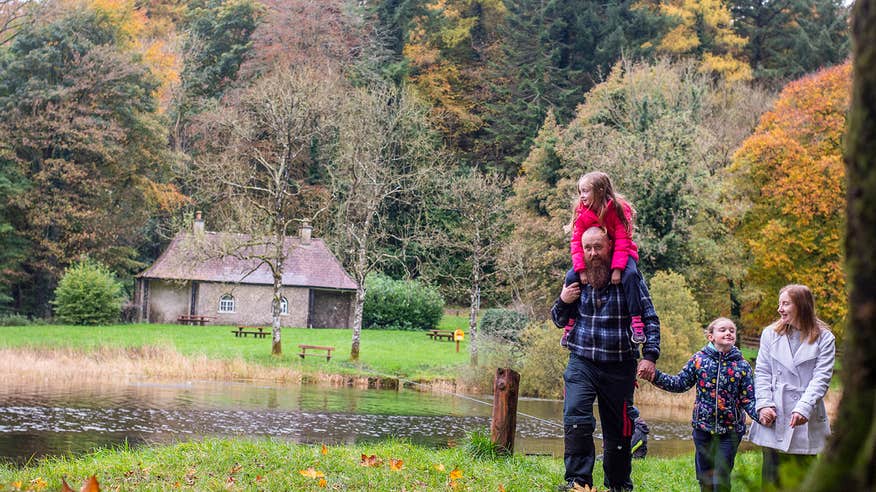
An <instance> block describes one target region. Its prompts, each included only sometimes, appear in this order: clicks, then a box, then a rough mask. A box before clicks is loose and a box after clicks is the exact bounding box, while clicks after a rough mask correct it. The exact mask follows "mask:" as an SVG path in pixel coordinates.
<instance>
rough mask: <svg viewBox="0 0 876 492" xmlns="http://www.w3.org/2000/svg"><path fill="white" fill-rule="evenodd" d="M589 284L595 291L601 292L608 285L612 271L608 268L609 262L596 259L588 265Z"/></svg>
mask: <svg viewBox="0 0 876 492" xmlns="http://www.w3.org/2000/svg"><path fill="white" fill-rule="evenodd" d="M584 271H585V273H586V274H587V283H589V284H590V285H591V286H592V287H593V288H594V289H596V290H599V289H601V288H603V287H605V286H606V285H608V281H609V278H610V277H611V269H610V268H609V267H608V261H606V260H604V259H602V258H599V257H595V258H593V259H591V260H590V262H588V263H587V270H584Z"/></svg>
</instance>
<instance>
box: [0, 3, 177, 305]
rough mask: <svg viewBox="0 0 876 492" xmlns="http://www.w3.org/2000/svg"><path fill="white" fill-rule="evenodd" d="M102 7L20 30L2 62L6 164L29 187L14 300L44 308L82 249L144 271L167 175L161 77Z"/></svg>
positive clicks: (0, 153) (0, 155) (20, 212)
mask: <svg viewBox="0 0 876 492" xmlns="http://www.w3.org/2000/svg"><path fill="white" fill-rule="evenodd" d="M124 36H125V34H124V32H123V31H120V30H119V28H118V25H117V24H116V23H115V22H114V20H113V19H112V18H111V17H110V16H108V15H106V13H105V12H102V11H99V10H90V9H80V10H77V11H72V12H66V13H65V15H63V16H61V17H60V18H59V19H58V20H56V21H53V22H50V23H48V24H45V25H40V26H37V27H35V28H33V29H29V30H27V31H22V32H20V33H19V35H18V36H16V38H15V39H14V40H13V42H12V44H11V45H10V46H9V49H8V52H7V53H6V56H4V57H0V106H2V107H3V108H4V110H5V117H4V118H3V120H2V121H0V135H2V136H3V141H2V143H0V146H2V150H0V159H2V160H3V162H2V166H3V168H4V169H7V170H9V171H4V172H3V174H4V175H5V176H7V178H8V177H9V176H15V178H14V180H15V182H17V183H19V185H18V186H20V187H22V189H24V190H26V192H24V193H15V194H11V195H7V196H6V197H5V198H6V200H5V203H4V204H3V206H4V207H5V208H6V212H5V214H4V215H5V216H6V217H7V219H8V220H10V223H11V226H12V227H13V228H14V229H15V234H14V235H15V237H17V238H19V239H20V240H23V241H26V242H27V244H28V253H27V257H26V259H25V260H24V261H23V262H22V263H21V267H20V270H19V273H21V274H23V275H22V276H21V279H20V281H19V282H18V283H17V286H16V287H15V289H14V292H15V294H14V295H15V296H16V307H17V308H18V309H21V310H23V311H24V312H27V313H29V314H37V315H45V314H47V312H48V311H47V310H48V295H49V293H50V292H51V291H52V290H53V286H54V284H55V282H56V281H57V278H58V275H59V274H60V273H61V271H62V270H63V268H64V267H65V266H66V265H68V264H69V263H70V262H71V261H72V260H73V259H75V258H78V257H79V256H80V255H82V254H89V255H90V256H91V257H92V258H94V259H96V260H99V261H101V262H103V263H104V264H106V265H108V266H109V267H110V268H111V269H112V270H113V271H115V272H117V273H119V274H121V275H122V276H125V275H130V274H131V273H132V272H133V271H135V270H136V269H138V268H140V267H141V265H142V263H140V262H139V261H138V256H139V253H138V247H139V246H140V245H139V237H140V232H141V230H142V229H141V228H142V225H143V224H144V223H145V222H146V219H147V217H148V215H149V214H150V211H151V210H154V207H155V205H156V203H157V201H156V199H157V198H159V197H166V198H171V200H175V199H176V197H177V196H178V194H177V193H176V192H175V189H174V188H173V187H172V186H169V185H167V184H165V183H164V180H166V167H165V166H166V162H167V161H168V159H167V157H168V156H167V155H166V154H165V145H166V136H165V133H164V129H163V126H162V124H161V119H160V117H159V116H158V115H157V113H156V109H157V107H156V104H155V100H154V98H153V90H154V88H155V87H156V82H155V79H154V78H153V77H152V75H151V73H150V72H149V70H148V69H146V68H145V67H144V66H143V65H142V64H140V63H139V61H138V59H139V58H138V56H137V55H136V54H134V53H132V52H131V51H128V50H126V49H124V47H125V41H126V40H125V39H124Z"/></svg>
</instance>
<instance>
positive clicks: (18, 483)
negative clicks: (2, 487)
mask: <svg viewBox="0 0 876 492" xmlns="http://www.w3.org/2000/svg"><path fill="white" fill-rule="evenodd" d="M22 485H24V482H22V481H21V480H18V481H17V482H12V487H13V488H14V489H15V490H21V486H22Z"/></svg>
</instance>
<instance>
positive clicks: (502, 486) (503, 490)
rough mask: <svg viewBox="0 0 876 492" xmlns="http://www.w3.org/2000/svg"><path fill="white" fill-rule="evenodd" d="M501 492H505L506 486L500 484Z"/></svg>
mask: <svg viewBox="0 0 876 492" xmlns="http://www.w3.org/2000/svg"><path fill="white" fill-rule="evenodd" d="M499 492H505V486H504V485H502V484H499Z"/></svg>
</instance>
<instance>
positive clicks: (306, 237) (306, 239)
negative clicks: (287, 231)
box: [299, 222, 313, 246]
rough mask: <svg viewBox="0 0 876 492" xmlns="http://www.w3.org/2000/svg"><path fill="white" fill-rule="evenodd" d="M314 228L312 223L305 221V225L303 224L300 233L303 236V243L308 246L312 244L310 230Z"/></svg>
mask: <svg viewBox="0 0 876 492" xmlns="http://www.w3.org/2000/svg"><path fill="white" fill-rule="evenodd" d="M312 230H313V228H312V227H310V224H308V223H306V222H305V223H304V225H302V226H301V230H300V231H299V235H300V237H301V244H302V245H304V246H306V245H308V244H310V232H311V231H312Z"/></svg>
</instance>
